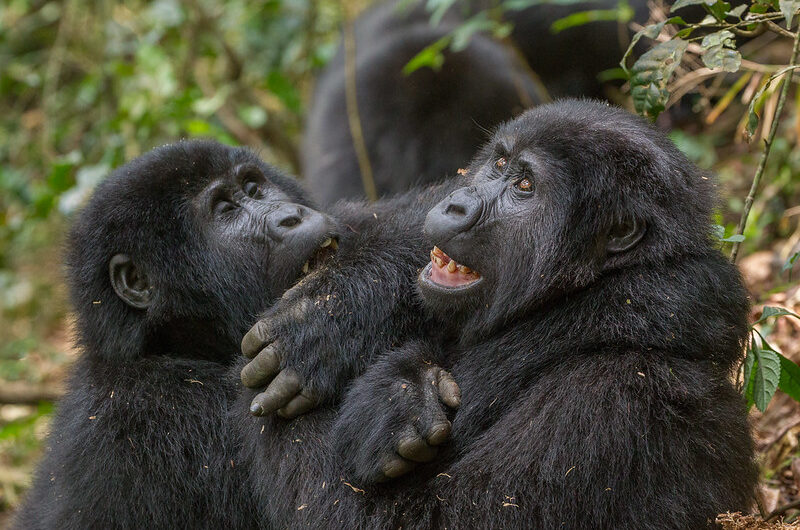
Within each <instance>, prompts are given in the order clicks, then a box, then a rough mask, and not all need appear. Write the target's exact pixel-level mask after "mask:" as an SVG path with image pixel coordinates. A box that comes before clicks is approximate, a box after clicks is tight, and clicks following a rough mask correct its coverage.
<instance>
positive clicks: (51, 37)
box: [0, 0, 342, 375]
mask: <svg viewBox="0 0 800 530" xmlns="http://www.w3.org/2000/svg"><path fill="white" fill-rule="evenodd" d="M341 18H342V13H341V6H340V5H339V3H338V2H334V1H333V0H330V1H322V2H319V1H314V0H261V1H258V2H246V1H244V0H233V1H230V2H225V3H221V2H218V1H209V0H192V1H188V2H180V1H178V0H156V1H153V2H149V1H145V0H134V1H126V2H121V1H110V0H103V1H100V2H89V1H88V0H63V1H46V2H39V1H34V0H13V1H10V2H3V3H1V4H0V64H2V65H3V67H2V68H0V292H2V293H3V294H2V295H0V314H2V315H3V317H4V319H5V318H8V319H10V324H9V326H8V327H6V326H2V327H3V330H2V331H0V340H2V341H3V342H4V343H5V344H6V345H7V346H8V345H9V344H13V345H15V349H16V351H15V353H13V354H9V355H10V356H11V357H12V358H13V359H14V360H19V359H21V358H22V357H24V356H25V355H27V354H29V353H30V352H33V351H36V349H37V347H38V346H39V344H38V341H36V340H29V339H32V338H34V337H38V336H41V335H42V334H47V333H48V330H47V328H48V327H51V326H53V325H55V322H56V321H58V320H59V319H61V318H62V317H63V304H62V303H60V302H58V299H60V297H61V296H62V294H61V293H60V290H55V292H54V285H57V284H58V280H59V278H58V269H57V267H54V266H53V264H55V263H57V262H58V261H59V260H58V255H57V254H58V250H57V246H54V245H53V243H54V241H57V240H58V239H60V237H61V235H62V226H63V225H64V223H63V221H62V219H63V218H64V217H65V216H69V215H70V214H71V213H72V212H73V211H74V210H75V209H76V208H77V207H79V206H80V205H81V204H82V202H83V201H84V200H85V199H86V197H87V195H88V193H89V192H90V191H91V189H92V188H93V187H94V185H96V184H97V183H98V182H99V181H100V180H101V179H103V178H104V177H105V176H106V175H107V174H108V172H109V171H110V170H111V168H113V167H115V166H117V165H119V164H120V163H121V162H123V161H124V160H127V159H130V158H132V157H134V156H136V155H138V154H140V153H142V152H144V151H146V150H148V149H150V148H151V147H154V146H156V145H159V144H162V143H165V142H171V141H174V140H176V139H178V138H186V137H195V136H210V137H213V138H216V139H218V140H220V141H223V142H227V143H241V144H247V145H251V146H253V147H255V148H257V149H259V150H260V152H261V154H262V155H264V156H265V157H267V158H269V159H270V160H271V161H272V162H275V163H277V164H279V165H282V166H285V167H288V168H290V169H296V164H297V154H296V136H297V132H298V131H299V130H300V127H301V125H302V114H303V105H302V103H301V102H302V101H305V100H306V92H307V91H308V89H309V86H310V81H311V78H312V76H313V73H314V71H315V70H316V69H317V68H319V67H320V66H322V65H323V64H324V63H325V62H326V61H327V60H328V58H329V57H330V56H331V55H332V53H333V51H334V49H335V45H336V42H337V39H338V29H339V23H340V21H341ZM50 292H54V294H55V297H56V303H55V304H52V297H51V296H50V295H49V294H48V293H50ZM40 298H41V299H44V300H47V301H49V302H51V305H55V307H53V308H47V307H43V306H42V304H40V303H38V299H40ZM29 315H37V317H39V319H38V321H37V322H36V323H34V324H30V325H29V324H28V323H26V322H24V321H23V320H22V319H24V318H26V317H27V316H29ZM14 328H16V329H14ZM12 329H13V331H12ZM9 332H11V336H10V337H9V336H6V333H9ZM20 335H22V336H21V337H20ZM10 369H11V368H9V366H8V365H5V364H3V362H2V358H0V375H4V374H5V375H8V374H7V370H10Z"/></svg>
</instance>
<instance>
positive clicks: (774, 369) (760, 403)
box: [753, 347, 781, 412]
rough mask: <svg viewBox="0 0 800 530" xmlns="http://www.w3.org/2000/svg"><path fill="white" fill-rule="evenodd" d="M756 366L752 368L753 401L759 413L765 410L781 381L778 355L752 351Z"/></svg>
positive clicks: (762, 350) (766, 351) (756, 348)
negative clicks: (753, 376) (753, 374)
mask: <svg viewBox="0 0 800 530" xmlns="http://www.w3.org/2000/svg"><path fill="white" fill-rule="evenodd" d="M753 353H754V354H755V357H756V361H758V366H756V367H755V368H754V373H755V381H754V384H753V401H754V402H755V404H756V407H757V408H758V410H760V411H761V412H764V411H765V410H767V405H769V402H770V400H771V399H772V396H773V395H775V391H776V390H777V389H778V383H779V382H780V379H781V361H780V359H779V358H778V353H777V352H775V351H772V350H768V349H765V348H764V349H762V348H758V347H755V348H754V349H753Z"/></svg>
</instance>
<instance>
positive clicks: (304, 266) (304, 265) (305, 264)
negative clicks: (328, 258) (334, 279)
mask: <svg viewBox="0 0 800 530" xmlns="http://www.w3.org/2000/svg"><path fill="white" fill-rule="evenodd" d="M310 267H311V266H310V265H309V263H308V262H307V261H306V262H305V263H304V264H303V274H308V269H309V268H310Z"/></svg>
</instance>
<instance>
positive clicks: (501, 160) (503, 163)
mask: <svg viewBox="0 0 800 530" xmlns="http://www.w3.org/2000/svg"><path fill="white" fill-rule="evenodd" d="M506 163H507V161H506V158H505V157H504V156H501V157H500V158H498V159H497V162H495V163H494V167H496V168H497V169H503V168H504V167H506Z"/></svg>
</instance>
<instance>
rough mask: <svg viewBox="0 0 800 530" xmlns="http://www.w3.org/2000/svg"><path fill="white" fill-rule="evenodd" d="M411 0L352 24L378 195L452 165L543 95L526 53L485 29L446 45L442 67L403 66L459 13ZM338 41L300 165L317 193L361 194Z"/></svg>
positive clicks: (317, 94) (438, 176)
mask: <svg viewBox="0 0 800 530" xmlns="http://www.w3.org/2000/svg"><path fill="white" fill-rule="evenodd" d="M429 19H430V14H429V13H428V12H427V11H426V10H425V9H424V6H423V5H422V4H421V3H419V2H416V3H414V4H413V5H411V6H408V5H405V6H404V5H403V2H384V3H382V4H379V5H378V6H377V7H374V8H372V9H370V10H369V11H367V12H366V13H364V14H363V15H361V16H360V17H358V19H357V20H356V22H355V24H354V26H355V27H354V39H355V49H356V52H355V65H354V67H355V76H356V79H355V92H356V96H357V101H358V114H359V118H360V124H361V129H362V135H363V139H364V143H365V147H366V151H367V155H368V158H369V162H370V166H371V169H372V173H373V179H374V182H375V187H376V189H377V193H378V195H379V196H381V195H385V194H391V193H398V192H401V191H406V190H409V189H412V188H413V187H414V185H416V184H419V183H432V182H437V181H440V180H442V179H443V178H444V177H446V176H449V175H454V174H455V173H456V170H457V169H458V168H460V167H461V166H460V165H459V164H465V163H466V162H467V161H468V160H470V159H471V158H472V156H473V155H474V154H475V151H476V150H477V149H478V147H480V145H481V144H482V143H483V142H484V141H485V140H486V133H485V132H484V131H486V130H491V129H492V128H494V127H495V126H496V125H498V124H499V123H501V122H502V121H504V120H507V119H509V118H511V117H513V116H515V115H517V114H519V113H520V112H522V110H524V109H525V108H527V107H530V106H532V105H535V104H538V103H541V102H542V99H541V97H542V96H541V90H540V89H537V86H536V84H535V82H534V80H533V79H532V78H531V76H530V74H529V72H528V70H527V67H526V66H525V63H524V61H523V60H521V59H520V58H519V57H518V56H517V54H515V53H514V51H513V49H512V48H509V47H508V46H506V45H503V44H501V43H499V42H497V41H495V40H492V39H491V38H489V37H488V36H485V35H482V34H475V35H473V37H472V39H471V41H470V43H469V45H468V46H467V47H466V49H464V50H463V51H460V52H458V53H453V52H451V51H449V50H445V51H444V52H443V53H444V56H445V60H444V64H443V65H442V66H441V69H439V70H433V69H431V68H420V69H418V70H416V71H414V72H412V73H411V74H409V75H406V74H405V73H404V72H403V68H404V66H405V65H406V64H407V63H408V62H409V61H410V60H411V59H412V58H414V56H415V55H417V53H419V52H420V51H422V50H423V49H424V48H425V47H426V46H428V45H430V44H432V43H434V42H436V41H437V40H439V39H440V38H442V37H444V36H446V35H447V34H448V33H450V32H451V31H452V30H453V29H455V28H456V27H458V26H459V24H461V23H463V22H464V20H465V19H464V17H463V16H462V14H461V13H460V12H459V11H458V10H457V9H450V10H448V12H447V13H446V14H445V15H444V17H443V18H442V21H441V22H440V23H439V25H437V26H432V25H431V24H430V21H429ZM345 66H346V65H345V52H344V47H343V46H340V48H339V51H338V53H337V54H336V56H335V57H334V58H333V59H332V60H331V62H330V63H329V64H328V65H327V67H326V68H325V70H324V71H323V72H322V73H321V75H320V76H319V78H318V79H317V82H316V87H315V91H314V95H313V98H312V101H311V104H310V111H309V116H308V119H307V125H306V133H305V137H304V140H303V150H302V156H301V162H302V174H303V176H304V177H305V179H306V180H307V182H308V183H309V184H310V186H309V187H310V189H311V191H312V194H313V195H314V196H315V198H317V199H318V200H320V201H322V202H323V203H327V204H329V203H332V202H334V201H336V200H338V199H341V198H357V197H363V196H364V194H365V193H364V184H363V183H362V178H361V169H360V167H359V163H358V158H357V156H356V150H355V147H354V140H353V136H352V134H351V129H350V126H351V124H350V121H349V119H348V110H347V103H346V101H347V100H346V97H347V93H346V86H347V85H346V83H347V79H346V75H347V72H346V68H345Z"/></svg>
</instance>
